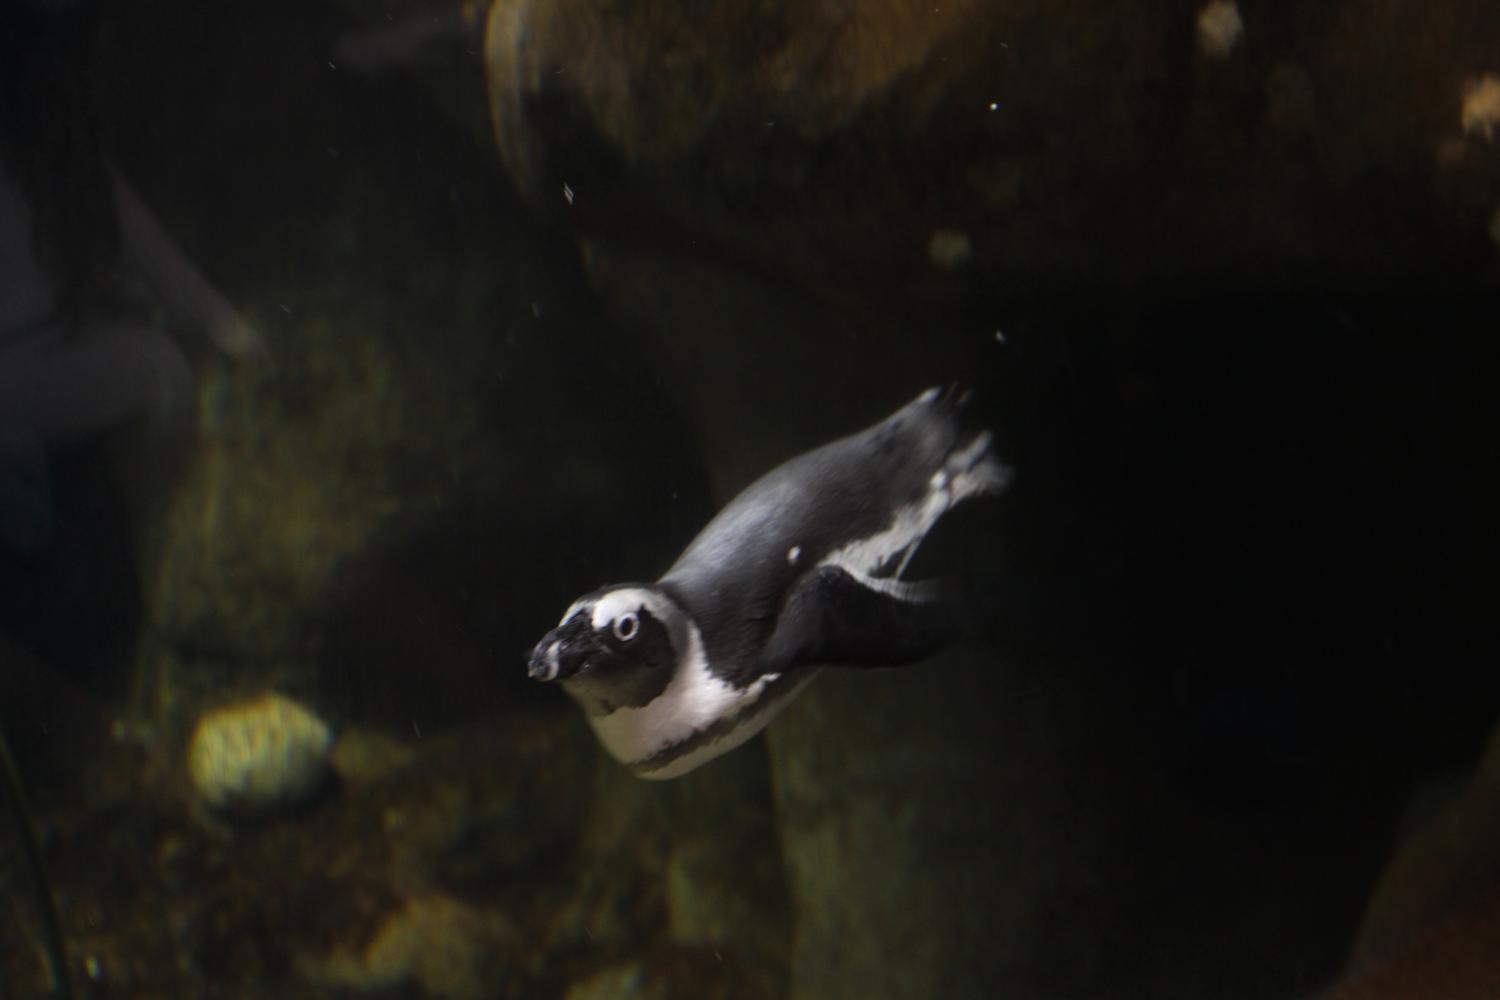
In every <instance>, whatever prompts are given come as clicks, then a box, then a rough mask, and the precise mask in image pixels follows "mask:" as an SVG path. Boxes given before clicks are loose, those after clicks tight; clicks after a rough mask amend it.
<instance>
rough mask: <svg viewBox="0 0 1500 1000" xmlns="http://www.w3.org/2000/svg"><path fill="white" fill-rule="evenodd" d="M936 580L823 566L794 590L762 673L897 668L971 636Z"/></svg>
mask: <svg viewBox="0 0 1500 1000" xmlns="http://www.w3.org/2000/svg"><path fill="white" fill-rule="evenodd" d="M961 619H962V615H961V613H960V611H959V608H958V606H957V605H956V604H955V602H954V601H953V600H952V599H951V595H950V594H949V593H948V592H947V588H946V587H944V586H943V585H942V584H941V583H939V582H937V581H922V582H916V583H912V582H908V581H905V580H899V579H896V578H871V577H864V578H861V577H856V576H854V575H853V574H851V573H849V572H848V571H846V570H844V569H841V568H839V567H836V566H831V565H824V566H819V567H818V568H817V569H815V570H813V571H812V572H810V573H808V574H807V575H806V576H804V577H803V578H802V579H801V580H799V581H798V582H797V584H796V585H795V586H794V587H793V588H792V590H791V592H790V593H789V594H788V595H787V598H786V601H785V603H784V605H783V607H782V609H781V614H780V616H779V617H778V620H777V625H776V631H775V632H773V633H772V635H771V638H770V641H769V642H768V643H767V644H766V649H765V652H764V654H763V662H762V665H761V666H762V669H763V670H764V671H765V672H766V673H779V672H781V671H783V670H787V669H790V668H792V667H797V666H803V665H808V664H818V665H821V666H830V667H894V666H901V665H903V664H908V663H915V662H916V661H918V660H921V659H925V658H926V657H928V656H931V655H932V654H933V653H936V652H937V651H938V650H939V649H941V648H943V647H944V646H946V645H947V644H948V643H950V642H952V641H953V640H954V639H956V638H958V637H959V635H960V634H961V633H962V632H963V631H964V630H963V628H962V627H961Z"/></svg>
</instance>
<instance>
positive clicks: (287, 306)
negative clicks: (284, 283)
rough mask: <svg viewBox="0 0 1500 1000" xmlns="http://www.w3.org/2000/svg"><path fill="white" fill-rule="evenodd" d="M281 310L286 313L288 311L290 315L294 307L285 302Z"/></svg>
mask: <svg viewBox="0 0 1500 1000" xmlns="http://www.w3.org/2000/svg"><path fill="white" fill-rule="evenodd" d="M281 311H282V312H284V313H286V314H287V315H288V316H290V315H291V314H292V307H291V306H289V305H285V304H283V305H282V306H281Z"/></svg>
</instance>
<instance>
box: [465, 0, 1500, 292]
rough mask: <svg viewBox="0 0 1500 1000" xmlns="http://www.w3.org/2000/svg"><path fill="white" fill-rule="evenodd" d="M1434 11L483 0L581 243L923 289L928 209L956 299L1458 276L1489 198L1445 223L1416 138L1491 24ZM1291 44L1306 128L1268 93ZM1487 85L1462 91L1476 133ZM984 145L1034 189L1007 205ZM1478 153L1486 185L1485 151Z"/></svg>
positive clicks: (1490, 15) (508, 81) (832, 280)
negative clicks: (981, 292) (1071, 289)
mask: <svg viewBox="0 0 1500 1000" xmlns="http://www.w3.org/2000/svg"><path fill="white" fill-rule="evenodd" d="M1424 11H1426V13H1424V14H1422V15H1421V16H1418V15H1417V14H1416V13H1415V12H1414V11H1413V12H1405V11H1403V10H1402V9H1399V8H1391V7H1382V6H1381V5H1378V4H1372V3H1369V2H1368V0H1341V2H1338V3H1333V4H1325V5H1321V6H1320V8H1319V12H1318V14H1317V15H1316V16H1313V15H1311V14H1305V13H1303V12H1301V11H1300V10H1298V9H1293V8H1287V9H1286V10H1284V11H1283V10H1267V11H1258V12H1257V18H1256V19H1255V23H1254V24H1253V25H1252V26H1251V27H1250V28H1249V29H1247V28H1246V26H1245V23H1244V22H1243V20H1242V17H1241V14H1240V10H1239V7H1238V6H1237V5H1236V4H1233V3H1230V2H1225V0H1215V2H1211V3H1207V4H1205V5H1202V6H1201V7H1200V8H1199V9H1197V10H1193V9H1191V8H1189V7H1184V6H1182V5H1146V6H1142V5H1131V6H1120V5H1110V4H1102V3H1098V2H1096V0H1071V2H1064V3H1053V4H1046V5H1036V4H981V3H977V2H975V0H958V2H949V3H944V4H942V5H940V6H934V5H932V4H928V3H916V2H910V0H903V2H899V3H885V4H864V5H850V4H847V3H844V2H841V0H811V2H791V0H779V2H771V3H760V2H752V0H735V2H731V3H722V4H714V5H712V6H711V7H708V8H703V7H691V6H687V5H683V4H681V3H680V2H673V0H648V2H643V3H632V4H619V3H615V2H613V0H554V2H549V3H537V2H533V0H494V2H493V3H491V5H490V9H489V19H488V27H487V32H486V38H485V62H486V71H487V78H488V88H489V96H490V103H491V113H492V117H493V122H494V132H495V138H496V141H497V143H498V145H499V147H500V152H501V155H502V157H503V159H504V161H505V164H506V166H507V168H508V170H509V171H510V173H511V175H512V177H513V178H514V179H515V181H516V182H517V184H518V186H519V187H520V188H521V189H522V190H523V192H525V193H526V194H527V195H528V196H529V198H530V199H531V201H532V202H533V203H534V204H536V205H537V206H539V207H540V208H541V209H542V210H543V211H544V212H545V213H547V214H548V215H549V216H551V217H553V218H555V219H557V220H559V221H562V222H564V223H565V224H566V225H568V226H570V227H572V228H573V229H575V231H579V232H582V233H584V234H587V235H589V236H591V237H594V238H598V239H609V240H617V241H619V242H621V243H625V244H635V245H641V244H645V245H647V246H650V247H661V246H663V245H666V246H675V247H678V248H680V249H682V250H683V252H692V253H694V254H695V255H697V256H702V255H704V254H705V253H712V252H713V251H718V252H719V253H720V254H721V255H722V256H723V257H725V258H727V259H729V260H732V261H734V262H736V263H740V264H745V263H748V264H750V265H751V266H753V267H755V268H757V269H762V270H764V271H766V272H768V273H772V274H776V275H779V276H781V277H782V278H784V279H786V280H789V281H791V282H793V283H796V284H799V285H804V286H811V287H814V288H815V289H817V290H818V291H821V292H825V293H828V292H833V291H847V290H848V289H849V288H851V287H868V285H869V282H871V281H872V280H880V281H884V282H885V283H887V284H888V285H889V288H890V291H891V292H892V293H896V294H899V293H901V292H903V291H905V292H911V291H914V290H924V289H925V288H926V287H927V286H926V285H925V284H924V282H925V280H926V278H927V276H926V275H925V274H924V273H923V271H924V268H923V267H922V249H923V247H924V244H925V242H926V237H927V234H929V233H930V232H931V231H932V228H933V227H934V225H935V224H943V225H961V226H962V227H963V229H964V231H965V232H967V233H968V234H969V235H970V237H971V239H972V243H973V266H972V267H971V268H970V269H968V270H966V271H963V272H955V273H952V274H949V275H947V276H945V280H946V281H947V282H948V287H950V288H954V289H966V288H967V289H982V288H984V287H987V286H988V285H992V284H994V283H995V282H999V283H1000V284H1002V285H1004V286H1008V287H1012V288H1014V287H1033V286H1034V285H1035V284H1037V283H1040V284H1041V285H1042V286H1043V287H1056V286H1058V285H1059V284H1061V285H1063V286H1064V287H1067V286H1070V285H1076V283H1077V282H1080V281H1084V282H1087V281H1090V280H1097V281H1104V282H1107V283H1112V284H1113V283H1119V282H1131V281H1134V280H1138V279H1141V278H1159V279H1166V278H1174V277H1180V276H1205V277H1216V278H1221V279H1230V280H1238V281H1253V280H1258V279H1259V280H1263V279H1265V278H1267V277H1277V278H1278V279H1279V280H1283V281H1284V280H1287V279H1288V278H1289V277H1297V278H1299V279H1300V280H1302V281H1309V282H1315V281H1316V280H1318V279H1320V278H1329V277H1337V278H1350V277H1359V278H1369V277H1371V276H1373V275H1380V274H1388V273H1392V272H1398V273H1409V272H1418V273H1423V274H1429V273H1444V272H1447V271H1449V270H1450V269H1452V268H1454V267H1460V268H1466V269H1472V268H1473V267H1474V262H1473V260H1472V257H1471V256H1470V255H1469V251H1468V249H1467V246H1468V244H1469V243H1470V242H1471V241H1472V239H1473V237H1474V236H1475V235H1477V234H1478V231H1479V230H1481V228H1482V227H1481V226H1480V224H1479V223H1480V222H1481V221H1482V220H1483V219H1484V218H1486V216H1487V209H1488V205H1487V203H1485V202H1484V200H1483V199H1484V198H1485V197H1487V196H1486V195H1485V193H1484V191H1485V188H1484V186H1483V185H1479V184H1473V185H1467V186H1466V187H1465V188H1464V189H1463V191H1462V193H1461V194H1460V195H1459V198H1460V200H1461V201H1462V204H1461V205H1454V206H1453V208H1454V211H1453V212H1451V213H1444V215H1443V218H1442V219H1441V221H1438V222H1436V223H1435V222H1434V220H1433V216H1432V211H1431V210H1432V208H1433V197H1434V190H1433V186H1434V183H1435V182H1438V181H1440V180H1441V177H1442V172H1443V170H1444V168H1443V167H1442V165H1441V164H1439V163H1436V162H1435V161H1434V158H1433V156H1432V155H1431V153H1432V150H1433V149H1435V148H1436V147H1437V146H1438V145H1439V144H1440V143H1441V142H1442V141H1443V140H1444V139H1445V138H1446V137H1448V136H1449V134H1450V131H1451V128H1452V124H1451V123H1452V120H1453V119H1452V112H1451V110H1446V109H1452V108H1453V107H1454V106H1455V105H1454V103H1453V102H1454V100H1455V98H1456V97H1457V96H1458V94H1459V92H1460V90H1461V89H1462V87H1463V86H1464V83H1463V79H1462V78H1461V77H1460V75H1459V74H1460V72H1461V71H1464V70H1467V71H1468V72H1471V73H1472V72H1475V71H1476V70H1477V71H1479V72H1483V71H1485V70H1489V71H1491V72H1493V70H1494V52H1495V51H1496V47H1497V45H1500V19H1497V18H1496V17H1495V15H1494V12H1493V8H1492V6H1491V5H1489V4H1488V3H1486V2H1484V0H1454V2H1451V3H1445V4H1439V5H1433V6H1431V7H1430V8H1424ZM1247 37H1253V39H1254V45H1253V46H1250V45H1248V44H1247V43H1246V38H1247ZM1293 60H1295V62H1296V63H1297V64H1298V66H1299V67H1300V69H1301V71H1302V72H1303V73H1304V74H1305V77H1306V81H1307V83H1308V89H1309V91H1310V93H1311V94H1312V95H1314V96H1315V97H1316V101H1317V107H1318V108H1319V109H1321V112H1322V113H1321V115H1320V117H1319V119H1318V122H1317V129H1316V132H1315V133H1314V134H1312V135H1305V134H1294V133H1288V132H1287V131H1285V130H1284V129H1283V128H1281V127H1279V125H1278V124H1277V122H1276V121H1275V120H1274V118H1275V114H1276V112H1275V108H1274V107H1273V105H1274V100H1268V98H1271V97H1274V95H1273V92H1274V91H1275V90H1276V88H1277V83H1276V76H1277V71H1278V68H1279V67H1281V66H1284V65H1286V64H1287V63H1288V62H1289V61H1293ZM1476 86H1477V85H1476ZM1473 95H1477V96H1473ZM1487 95H1488V91H1485V90H1483V89H1482V88H1481V89H1476V90H1472V91H1471V96H1470V97H1468V98H1467V99H1466V100H1467V101H1468V104H1467V105H1466V108H1465V111H1464V123H1465V124H1464V128H1465V129H1466V130H1468V131H1469V132H1470V134H1474V135H1481V136H1482V135H1484V134H1486V133H1487V131H1488V130H1489V126H1488V125H1487V124H1485V123H1486V122H1488V121H1490V120H1491V119H1492V117H1493V116H1492V115H1491V113H1490V112H1489V111H1486V110H1484V108H1485V107H1488V106H1489V105H1492V104H1493V100H1492V99H1491V98H1490V97H1488V96H1487ZM1267 112H1271V114H1268V113H1267ZM987 163H1004V164H1006V170H1007V174H1008V176H1009V177H1010V182H1009V183H1010V184H1011V186H1017V185H1018V187H1019V190H1020V191H1022V192H1023V193H1024V196H1023V197H1020V198H1015V199H1001V200H999V201H997V200H996V199H995V198H994V197H993V193H992V190H991V189H992V188H993V187H994V186H995V185H994V184H993V183H992V182H989V181H986V180H985V178H984V177H983V170H982V169H980V168H982V166H983V165H984V164H987ZM1478 169H1479V170H1480V171H1481V172H1482V173H1483V175H1484V176H1485V177H1486V178H1487V179H1488V181H1489V184H1490V187H1491V188H1492V186H1493V183H1494V181H1495V178H1496V176H1497V174H1496V171H1497V170H1500V167H1497V165H1496V164H1495V163H1494V162H1493V161H1489V162H1487V163H1485V164H1484V165H1482V167H1479V168H1478ZM809 234H814V235H813V236H812V238H809ZM688 248H691V251H689V250H688ZM1466 273H1467V271H1466Z"/></svg>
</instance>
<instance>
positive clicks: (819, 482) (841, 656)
mask: <svg viewBox="0 0 1500 1000" xmlns="http://www.w3.org/2000/svg"><path fill="white" fill-rule="evenodd" d="M965 399H966V395H965V394H963V393H960V392H958V391H956V390H942V389H929V390H927V391H926V392H924V393H922V394H921V395H920V396H918V397H917V398H916V399H915V400H913V401H912V402H910V403H908V404H907V405H906V406H904V407H902V408H901V409H899V410H897V411H896V412H895V413H893V414H891V415H890V416H889V417H887V418H886V419H884V420H882V421H881V422H880V423H878V424H875V425H874V426H872V427H869V428H866V429H865V430H863V431H860V432H859V433H857V434H853V435H850V436H849V437H845V438H841V439H839V440H837V441H834V442H832V443H831V444H826V445H824V446H823V447H821V448H817V449H814V450H813V451H810V452H807V453H806V454H804V455H799V456H798V457H796V458H793V459H792V460H790V461H788V462H786V463H785V464H783V465H781V466H778V467H777V468H775V469H773V470H772V471H770V472H768V473H766V474H765V475H764V476H762V477H761V478H759V479H757V480H756V481H755V482H753V483H751V484H750V485H749V486H748V487H746V489H745V490H744V492H742V493H741V494H740V495H739V496H737V497H735V498H734V499H733V500H732V501H730V503H729V505H728V506H726V507H725V508H724V509H723V510H722V511H720V512H719V513H718V515H717V516H715V517H714V519H713V520H711V521H710V522H709V523H708V525H707V527H705V528H704V529H703V530H702V531H701V532H700V533H699V534H698V537H697V538H695V539H693V541H692V543H691V544H690V545H689V546H688V547H687V549H686V550H685V551H684V552H683V553H682V555H681V556H680V557H679V558H678V560H677V562H676V563H675V564H673V566H672V568H671V569H669V570H667V572H666V575H664V576H663V577H662V578H661V579H660V580H658V581H657V582H656V583H654V584H650V583H628V584H620V585H616V586H611V587H604V588H602V589H600V590H596V591H594V592H593V593H591V594H586V595H584V596H583V597H580V598H579V599H578V600H576V601H574V602H573V605H572V606H571V607H569V608H568V610H567V612H566V613H564V614H563V616H562V621H561V623H560V624H559V625H558V626H557V628H555V629H553V630H552V631H551V632H549V633H547V635H546V636H545V637H543V639H542V641H541V642H539V643H537V645H536V647H535V649H533V650H532V653H531V660H530V664H529V668H528V670H529V673H530V675H531V676H532V677H533V678H535V679H536V680H539V681H557V682H559V683H560V684H561V685H562V686H563V689H564V690H565V691H567V692H568V694H569V695H571V696H572V697H573V698H574V699H575V700H576V701H577V702H578V703H579V704H580V705H581V706H582V707H583V710H584V713H585V714H586V715H587V716H588V720H589V723H590V724H591V725H592V726H593V727H594V732H595V733H596V734H597V735H598V737H599V740H600V742H601V743H603V744H604V747H605V749H606V750H608V751H609V752H610V754H611V755H612V756H614V757H615V759H617V760H619V761H620V762H621V763H623V764H625V765H626V766H627V767H629V768H630V769H631V770H633V771H634V772H635V773H636V774H638V775H639V776H641V777H643V778H675V777H677V776H678V775H681V774H685V773H687V772H688V771H691V770H692V769H693V768H695V767H697V766H698V765H700V764H702V763H704V762H706V761H709V760H712V759H713V758H715V757H717V756H719V755H720V754H723V753H725V752H727V751H729V750H732V749H734V748H735V747H737V746H739V745H740V744H741V743H743V742H745V741H746V740H748V739H749V738H750V737H752V736H754V735H755V734H756V733H757V732H759V731H760V730H761V729H763V728H764V727H765V725H766V723H768V722H769V721H770V720H771V717H772V716H773V715H774V714H775V713H776V712H777V711H778V710H779V709H780V708H781V707H782V706H784V705H785V704H786V703H787V702H788V701H790V700H791V698H792V697H793V696H794V695H795V694H796V693H797V692H798V691H799V690H800V689H801V688H802V687H803V686H804V685H806V684H807V682H808V681H810V680H811V679H812V677H813V675H814V673H816V671H817V669H818V667H820V666H851V667H858V666H895V665H898V664H905V663H912V662H915V661H917V660H920V659H922V658H924V657H926V656H929V655H931V654H932V653H934V652H936V651H937V650H938V649H940V648H941V647H942V646H943V645H945V644H946V643H947V642H949V641H950V640H951V639H953V638H954V637H955V636H956V634H957V631H958V618H959V615H958V614H957V605H956V603H955V602H954V601H953V600H951V599H950V597H949V596H948V595H947V594H946V593H945V591H944V590H943V589H942V588H941V587H940V585H939V584H938V582H936V581H922V582H911V581H907V580H905V579H903V578H902V574H903V573H904V572H905V570H906V567H907V564H908V563H909V562H910V561H911V559H912V556H913V555H914V554H915V553H916V550H917V547H918V546H919V545H920V544H921V543H922V539H923V538H925V537H926V536H927V534H928V532H930V531H931V530H932V528H933V526H934V525H935V524H937V522H938V520H939V518H941V517H942V516H943V515H944V514H945V513H947V512H948V511H949V510H951V509H952V508H953V507H954V506H955V505H957V504H959V503H962V502H963V501H964V500H967V499H969V498H970V497H976V496H980V495H982V494H986V493H994V492H998V491H999V490H1000V489H1002V488H1003V487H1004V485H1005V483H1006V480H1007V479H1008V478H1009V473H1008V471H1007V470H1006V469H1005V468H1004V467H1003V466H1002V465H1001V464H1000V463H999V462H998V461H997V460H996V459H995V457H994V456H993V455H992V454H991V450H990V449H991V444H992V440H993V439H992V436H991V435H990V433H989V432H988V431H980V432H973V431H965V429H964V428H963V427H962V425H961V424H960V421H959V411H960V409H961V408H962V406H963V403H964V401H965Z"/></svg>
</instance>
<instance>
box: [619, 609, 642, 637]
mask: <svg viewBox="0 0 1500 1000" xmlns="http://www.w3.org/2000/svg"><path fill="white" fill-rule="evenodd" d="M614 627H615V638H616V639H619V640H620V641H621V642H629V641H630V640H631V639H634V638H635V635H636V633H637V632H639V631H640V630H641V620H640V619H639V618H637V617H636V615H635V612H633V611H627V612H625V613H624V614H623V615H621V616H620V617H618V618H616V619H615V626H614Z"/></svg>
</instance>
